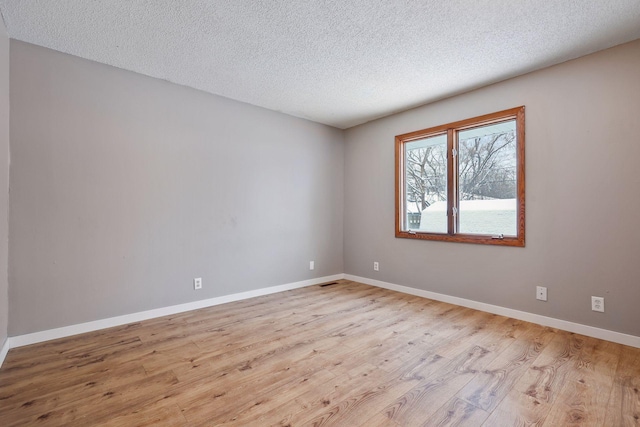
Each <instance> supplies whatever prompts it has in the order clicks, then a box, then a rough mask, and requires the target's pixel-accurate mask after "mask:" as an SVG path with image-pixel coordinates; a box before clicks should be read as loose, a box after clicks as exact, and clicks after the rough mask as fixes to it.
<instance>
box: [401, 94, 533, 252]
mask: <svg viewBox="0 0 640 427" xmlns="http://www.w3.org/2000/svg"><path fill="white" fill-rule="evenodd" d="M524 110H525V108H524V106H520V107H516V108H511V109H508V110H503V111H498V112H496V113H491V114H485V115H482V116H478V117H473V118H470V119H465V120H460V121H457V122H453V123H448V124H446V125H440V126H435V127H431V128H427V129H422V130H418V131H415V132H409V133H405V134H403V135H398V136H396V137H395V156H396V162H395V163H396V165H395V166H396V170H395V175H396V176H395V192H396V227H395V228H396V230H395V232H396V237H399V238H407V239H421V240H435V241H444V242H460V243H477V244H485V245H499V246H518V247H524V245H525V121H524ZM513 119H515V120H516V138H517V145H516V168H517V171H516V176H517V189H516V191H517V216H516V218H517V236H515V237H513V236H505V237H503V238H495V237H493V236H491V235H480V234H463V233H454V230H455V228H457V224H454V221H459V217H458V216H454V215H452V208H453V207H454V206H458V203H459V202H458V195H457V179H458V176H457V173H454V171H457V168H458V167H457V161H458V158H457V156H455V157H454V156H452V155H451V154H452V150H453V148H456V150H457V149H458V141H457V135H458V132H459V131H462V130H466V129H469V128H474V127H478V126H483V125H489V124H492V123H498V122H502V121H506V120H513ZM444 134H446V135H447V224H448V232H447V233H444V234H440V233H428V232H420V231H417V230H416V231H413V230H412V231H411V232H410V231H408V230H403V223H404V209H405V208H404V205H405V201H404V198H405V197H406V187H405V182H404V181H405V178H404V177H405V170H404V168H405V159H404V144H406V143H408V142H411V141H415V140H417V139H423V138H427V137H430V136H436V135H444ZM454 166H455V167H454Z"/></svg>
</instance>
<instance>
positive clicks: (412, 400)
mask: <svg viewBox="0 0 640 427" xmlns="http://www.w3.org/2000/svg"><path fill="white" fill-rule="evenodd" d="M639 389H640V349H635V348H631V347H626V346H623V345H619V344H614V343H610V342H607V341H602V340H597V339H593V338H589V337H585V336H581V335H577V334H572V333H569V332H564V331H559V330H555V329H551V328H546V327H542V326H538V325H535V324H531V323H527V322H522V321H519V320H514V319H510V318H506V317H502V316H497V315H493V314H488V313H483V312H480V311H475V310H471V309H468V308H463V307H457V306H453V305H450V304H445V303H441V302H437V301H432V300H428V299H423V298H419V297H415V296H411V295H405V294H401V293H397V292H392V291H388V290H384V289H378V288H375V287H370V286H367V285H363V284H360V283H354V282H349V281H346V280H341V281H338V284H336V285H332V286H326V287H321V286H312V287H307V288H303V289H298V290H293V291H288V292H283V293H278V294H272V295H267V296H262V297H258V298H253V299H250V300H245V301H239V302H235V303H230V304H225V305H220V306H216V307H211V308H206V309H202V310H197V311H192V312H188V313H182V314H178V315H175V316H168V317H163V318H158V319H152V320H148V321H144V322H140V323H134V324H130V325H126V326H122V327H117V328H112V329H107V330H102V331H98V332H93V333H88V334H83V335H77V336H74V337H69V338H65V339H60V340H55V341H49V342H46V343H41V344H36V345H32V346H28V347H22V348H16V349H12V350H11V351H10V352H9V354H8V356H7V359H6V360H5V363H4V365H3V366H2V368H1V369H0V425H1V426H7V427H8V426H22V425H46V426H91V425H104V426H127V427H128V426H151V425H162V426H270V425H274V426H290V427H293V426H347V427H352V426H367V427H376V426H392V427H398V426H491V427H494V426H554V427H555V426H572V425H581V426H638V425H640V392H639V391H638V390H639Z"/></svg>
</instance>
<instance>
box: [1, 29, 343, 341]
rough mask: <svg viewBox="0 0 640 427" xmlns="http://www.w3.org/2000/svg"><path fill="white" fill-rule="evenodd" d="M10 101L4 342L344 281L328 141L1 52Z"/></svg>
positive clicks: (193, 95)
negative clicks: (197, 284) (197, 287)
mask: <svg viewBox="0 0 640 427" xmlns="http://www.w3.org/2000/svg"><path fill="white" fill-rule="evenodd" d="M11 97H12V99H11V134H12V135H11V137H12V139H11V144H12V153H11V156H12V168H11V189H12V190H11V196H10V197H11V212H10V214H11V215H10V218H11V220H10V232H11V240H10V256H9V264H10V272H9V283H10V290H9V304H10V307H11V310H10V318H9V335H11V336H14V335H20V334H25V333H30V332H34V331H40V330H45V329H51V328H55V327H60V326H65V325H71V324H76V323H80V322H86V321H91V320H96V319H101V318H107V317H111V316H117V315H122V314H127V313H132V312H137V311H141V310H147V309H152V308H157V307H164V306H169V305H174V304H180V303H185V302H189V301H194V300H197V299H204V298H211V297H215V296H220V295H226V294H232V293H236V292H242V291H248V290H253V289H258V288H264V287H268V286H273V285H281V284H285V283H290V282H295V281H299V280H305V279H309V278H313V277H320V276H325V275H330V274H336V273H341V272H343V253H342V249H343V235H342V229H343V227H342V221H343V183H344V176H343V167H344V140H343V134H342V132H341V131H339V130H337V129H334V128H331V127H327V126H324V125H319V124H315V123H312V122H309V121H306V120H302V119H297V118H293V117H290V116H287V115H284V114H280V113H277V112H273V111H269V110H265V109H261V108H257V107H254V106H250V105H247V104H243V103H239V102H235V101H231V100H228V99H225V98H220V97H216V96H212V95H209V94H205V93H203V92H199V91H196V90H192V89H188V88H185V87H181V86H177V85H173V84H170V83H167V82H164V81H161V80H156V79H152V78H149V77H144V76H141V75H138V74H135V73H131V72H126V71H123V70H120V69H116V68H112V67H108V66H105V65H101V64H97V63H94V62H90V61H87V60H83V59H79V58H76V57H72V56H69V55H65V54H62V53H58V52H54V51H51V50H47V49H44V48H41V47H36V46H34V45H29V44H26V43H22V42H18V41H14V40H12V41H11ZM0 148H1V147H0ZM1 160H2V159H1V158H0V164H2V162H1ZM0 172H1V170H0ZM0 175H1V173H0ZM0 184H1V182H0ZM0 210H2V206H1V205H0ZM1 222H2V219H1V218H0V223H1ZM0 237H1V235H0ZM310 260H315V262H316V269H315V271H309V261H310ZM193 277H202V278H203V281H204V289H203V290H202V291H194V290H193V284H192V279H193Z"/></svg>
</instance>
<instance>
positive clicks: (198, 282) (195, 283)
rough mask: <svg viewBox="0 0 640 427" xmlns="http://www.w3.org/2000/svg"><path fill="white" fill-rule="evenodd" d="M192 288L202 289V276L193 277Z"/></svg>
mask: <svg viewBox="0 0 640 427" xmlns="http://www.w3.org/2000/svg"><path fill="white" fill-rule="evenodd" d="M193 289H195V290H198V289H202V277H196V278H195V279H193Z"/></svg>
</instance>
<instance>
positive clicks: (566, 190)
mask: <svg viewBox="0 0 640 427" xmlns="http://www.w3.org/2000/svg"><path fill="white" fill-rule="evenodd" d="M639 78H640V41H635V42H632V43H629V44H626V45H622V46H619V47H616V48H613V49H609V50H606V51H602V52H599V53H596V54H593V55H589V56H586V57H583V58H580V59H577V60H574V61H570V62H566V63H564V64H560V65H558V66H555V67H551V68H547V69H545V70H542V71H539V72H535V73H532V74H528V75H525V76H522V77H518V78H515V79H512V80H509V81H506V82H502V83H499V84H496V85H493V86H489V87H486V88H483V89H480V90H476V91H473V92H469V93H466V94H463V95H460V96H456V97H453V98H449V99H446V100H443V101H440V102H436V103H434V104H430V105H427V106H424V107H421V108H417V109H414V110H411V111H407V112H404V113H401V114H397V115H394V116H390V117H387V118H384V119H380V120H377V121H375V122H371V123H368V124H364V125H361V126H358V127H355V128H352V129H350V130H348V131H347V132H346V147H345V156H346V157H345V201H346V202H345V223H344V226H345V272H346V273H348V274H354V275H359V276H363V277H368V278H374V279H378V280H383V281H387V282H391V283H395V284H400V285H406V286H411V287H414V288H418V289H424V290H429V291H434V292H440V293H443V294H447V295H453V296H457V297H462V298H468V299H471V300H475V301H481V302H486V303H490V304H496V305H499V306H504V307H509V308H513V309H518V310H524V311H528V312H532V313H538V314H541V315H545V316H551V317H555V318H559V319H565V320H569V321H574V322H578V323H582V324H586V325H592V326H596V327H602V328H606V329H611V330H614V331H619V332H623V333H629V334H633V335H640V310H638V306H637V305H638V302H639V301H640V258H639V256H640V227H639V224H638V222H639V220H640V118H639V117H640V84H639V82H640V80H639ZM519 105H525V106H526V156H527V159H526V168H527V169H526V184H527V188H526V191H527V195H526V203H527V213H526V214H527V220H526V221H527V223H526V227H527V229H526V230H527V231H526V232H527V241H526V247H525V248H507V247H497V246H480V245H471V244H460V243H444V242H430V241H417V240H407V239H396V238H395V237H394V136H395V135H398V134H402V133H406V132H410V131H414V130H418V129H423V128H427V127H430V126H435V125H440V124H444V123H449V122H452V121H456V120H460V119H465V118H470V117H474V116H477V115H481V114H486V113H491V112H495V111H499V110H503V109H506V108H511V107H516V106H519ZM373 261H379V262H380V271H379V272H374V271H373V268H372V266H373ZM536 285H543V286H547V287H548V289H549V301H548V302H539V301H536V299H535V286H536ZM591 295H598V296H604V297H605V308H606V312H605V313H596V312H592V311H591V301H590V299H591Z"/></svg>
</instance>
